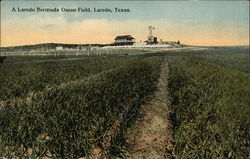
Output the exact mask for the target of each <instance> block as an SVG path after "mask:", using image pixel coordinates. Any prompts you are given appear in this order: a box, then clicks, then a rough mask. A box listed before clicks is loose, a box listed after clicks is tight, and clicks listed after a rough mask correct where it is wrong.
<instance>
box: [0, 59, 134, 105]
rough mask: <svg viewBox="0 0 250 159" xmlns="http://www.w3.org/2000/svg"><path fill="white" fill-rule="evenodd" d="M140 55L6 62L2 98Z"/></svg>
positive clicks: (0, 85) (2, 69) (1, 72)
mask: <svg viewBox="0 0 250 159" xmlns="http://www.w3.org/2000/svg"><path fill="white" fill-rule="evenodd" d="M135 59H136V57H110V58H89V59H82V60H74V61H70V60H69V61H57V62H55V61H53V62H44V63H25V64H3V65H2V66H1V67H0V75H1V76H0V90H1V91H0V101H3V100H7V99H13V98H15V97H25V96H27V95H28V94H29V93H31V92H37V91H41V90H43V89H45V88H48V87H52V86H55V85H58V84H60V83H64V82H68V81H71V80H77V79H81V78H84V77H86V76H88V75H90V74H94V73H98V72H101V71H103V70H107V69H111V68H115V67H117V66H120V65H123V64H126V63H128V62H131V61H133V60H135Z"/></svg>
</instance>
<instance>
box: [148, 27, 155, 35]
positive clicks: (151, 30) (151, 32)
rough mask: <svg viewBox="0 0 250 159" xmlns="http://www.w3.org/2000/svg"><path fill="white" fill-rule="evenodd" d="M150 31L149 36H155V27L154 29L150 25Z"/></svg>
mask: <svg viewBox="0 0 250 159" xmlns="http://www.w3.org/2000/svg"><path fill="white" fill-rule="evenodd" d="M148 29H149V36H153V30H155V27H153V26H152V25H150V26H149V27H148Z"/></svg>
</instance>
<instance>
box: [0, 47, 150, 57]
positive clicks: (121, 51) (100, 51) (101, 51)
mask: <svg viewBox="0 0 250 159" xmlns="http://www.w3.org/2000/svg"><path fill="white" fill-rule="evenodd" d="M148 52H149V51H148V50H146V49H128V48H114V49H111V48H94V49H92V50H45V51H13V52H3V51H1V53H0V56H83V55H84V56H93V55H95V56H104V55H138V54H144V53H148Z"/></svg>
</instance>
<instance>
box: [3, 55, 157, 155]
mask: <svg viewBox="0 0 250 159" xmlns="http://www.w3.org/2000/svg"><path fill="white" fill-rule="evenodd" d="M161 61H162V58H161V57H145V58H141V59H139V60H136V61H135V62H133V63H132V64H130V65H126V66H123V67H121V68H119V69H116V70H113V71H112V72H107V73H104V74H102V75H99V76H96V77H93V78H90V79H86V80H83V81H79V82H77V83H74V84H70V85H67V86H65V87H60V88H55V89H52V90H50V91H48V92H45V93H44V94H40V95H39V96H37V97H35V98H34V99H33V100H32V102H20V103H8V105H6V106H5V107H3V108H2V109H1V110H0V147H1V150H0V156H4V157H7V158H13V157H15V156H18V157H20V158H25V157H31V158H37V157H38V158H39V157H44V156H46V155H50V156H51V157H54V158H80V157H84V156H90V155H92V149H93V148H95V147H98V148H100V149H102V150H103V151H105V152H104V153H103V155H105V157H108V158H111V157H121V156H122V154H123V153H124V149H125V147H124V146H126V132H127V129H128V128H129V127H130V126H131V125H132V124H133V122H134V120H135V119H136V117H137V116H138V110H139V109H140V105H141V104H142V103H144V102H145V101H146V100H147V98H148V96H149V95H150V94H151V93H152V92H153V91H154V90H155V85H156V82H157V79H158V76H159V66H160V64H161ZM117 120H121V122H120V126H119V129H118V130H117V131H116V132H114V134H112V135H111V136H107V134H108V133H107V132H108V131H110V129H112V126H113V124H114V123H115V122H116V121H117ZM106 138H111V141H110V145H109V146H108V147H107V148H104V147H103V146H102V145H103V143H104V142H106Z"/></svg>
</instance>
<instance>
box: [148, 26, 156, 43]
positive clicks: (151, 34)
mask: <svg viewBox="0 0 250 159" xmlns="http://www.w3.org/2000/svg"><path fill="white" fill-rule="evenodd" d="M148 29H149V35H148V38H147V39H148V43H149V44H153V43H155V38H156V37H154V36H153V30H155V27H153V26H152V25H150V26H149V27H148Z"/></svg>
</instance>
